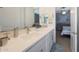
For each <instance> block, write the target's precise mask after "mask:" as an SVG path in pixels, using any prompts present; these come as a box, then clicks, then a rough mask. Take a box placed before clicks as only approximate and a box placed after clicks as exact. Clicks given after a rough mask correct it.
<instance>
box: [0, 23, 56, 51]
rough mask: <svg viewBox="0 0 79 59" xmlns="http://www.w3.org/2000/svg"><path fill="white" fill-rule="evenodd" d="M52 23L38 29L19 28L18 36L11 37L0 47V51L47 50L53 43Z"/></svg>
mask: <svg viewBox="0 0 79 59" xmlns="http://www.w3.org/2000/svg"><path fill="white" fill-rule="evenodd" d="M52 25H53V24H51V25H48V27H41V28H39V29H36V28H34V27H33V28H30V32H29V33H28V34H27V33H26V30H24V29H23V30H19V34H20V35H18V37H16V38H13V37H11V36H10V37H11V38H10V40H8V42H7V44H6V45H4V46H2V47H0V51H1V52H49V51H50V49H51V47H52V45H53V43H55V42H54V41H53V38H54V37H53V30H54V28H53V26H52Z"/></svg>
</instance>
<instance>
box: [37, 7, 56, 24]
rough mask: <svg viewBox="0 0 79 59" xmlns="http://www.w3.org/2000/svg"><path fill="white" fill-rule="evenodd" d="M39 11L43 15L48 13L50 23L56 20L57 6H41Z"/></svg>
mask: <svg viewBox="0 0 79 59" xmlns="http://www.w3.org/2000/svg"><path fill="white" fill-rule="evenodd" d="M39 12H40V15H41V16H45V15H48V21H49V23H51V22H54V20H53V19H54V16H55V15H54V14H55V8H53V7H40V8H39Z"/></svg>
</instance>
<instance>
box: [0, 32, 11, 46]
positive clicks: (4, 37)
mask: <svg viewBox="0 0 79 59" xmlns="http://www.w3.org/2000/svg"><path fill="white" fill-rule="evenodd" d="M2 33H3V32H2ZM8 40H10V38H9V37H8V33H7V32H5V33H4V35H2V37H0V46H3V45H5V44H6V43H7V41H8Z"/></svg>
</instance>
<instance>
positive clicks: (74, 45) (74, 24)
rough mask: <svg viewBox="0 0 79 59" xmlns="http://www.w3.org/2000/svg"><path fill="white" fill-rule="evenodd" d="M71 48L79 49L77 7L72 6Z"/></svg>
mask: <svg viewBox="0 0 79 59" xmlns="http://www.w3.org/2000/svg"><path fill="white" fill-rule="evenodd" d="M71 50H72V52H76V51H77V8H76V7H75V8H74V7H72V8H71Z"/></svg>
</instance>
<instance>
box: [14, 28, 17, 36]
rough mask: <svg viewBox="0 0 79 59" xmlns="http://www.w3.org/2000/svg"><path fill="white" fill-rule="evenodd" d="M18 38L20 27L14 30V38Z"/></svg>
mask: <svg viewBox="0 0 79 59" xmlns="http://www.w3.org/2000/svg"><path fill="white" fill-rule="evenodd" d="M17 36H18V27H16V28H14V37H17Z"/></svg>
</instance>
